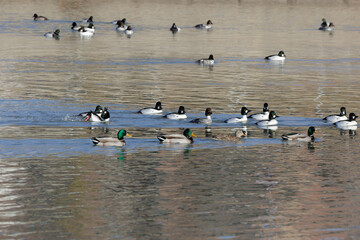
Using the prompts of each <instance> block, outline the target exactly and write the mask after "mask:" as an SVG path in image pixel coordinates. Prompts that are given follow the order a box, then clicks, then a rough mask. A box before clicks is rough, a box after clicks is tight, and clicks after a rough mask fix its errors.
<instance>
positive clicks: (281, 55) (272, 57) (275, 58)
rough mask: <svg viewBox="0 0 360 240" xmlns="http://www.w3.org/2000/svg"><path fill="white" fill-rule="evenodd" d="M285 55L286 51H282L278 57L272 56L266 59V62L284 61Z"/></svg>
mask: <svg viewBox="0 0 360 240" xmlns="http://www.w3.org/2000/svg"><path fill="white" fill-rule="evenodd" d="M285 57H286V56H285V53H284V51H280V52H279V53H278V54H276V55H270V56H267V57H265V59H266V60H270V61H284V60H285Z"/></svg>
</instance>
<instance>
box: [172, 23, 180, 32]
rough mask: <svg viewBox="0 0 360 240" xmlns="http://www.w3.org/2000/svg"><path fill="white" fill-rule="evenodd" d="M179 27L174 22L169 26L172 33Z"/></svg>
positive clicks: (178, 29)
mask: <svg viewBox="0 0 360 240" xmlns="http://www.w3.org/2000/svg"><path fill="white" fill-rule="evenodd" d="M180 30H181V29H180V28H179V27H178V26H176V24H175V23H173V25H172V26H171V28H170V31H172V32H173V33H175V32H180Z"/></svg>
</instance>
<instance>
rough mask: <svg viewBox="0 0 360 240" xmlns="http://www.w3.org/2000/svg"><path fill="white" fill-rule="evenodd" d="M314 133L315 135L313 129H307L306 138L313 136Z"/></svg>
mask: <svg viewBox="0 0 360 240" xmlns="http://www.w3.org/2000/svg"><path fill="white" fill-rule="evenodd" d="M314 133H317V131H316V130H315V127H309V129H308V136H309V137H311V136H313V135H314Z"/></svg>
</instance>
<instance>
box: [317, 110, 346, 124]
mask: <svg viewBox="0 0 360 240" xmlns="http://www.w3.org/2000/svg"><path fill="white" fill-rule="evenodd" d="M347 119H348V118H347V116H346V108H345V107H341V108H340V114H334V115H329V116H327V117H324V118H323V120H325V121H327V122H330V123H336V122H338V121H343V120H347Z"/></svg>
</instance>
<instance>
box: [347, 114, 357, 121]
mask: <svg viewBox="0 0 360 240" xmlns="http://www.w3.org/2000/svg"><path fill="white" fill-rule="evenodd" d="M357 117H358V116H356V115H355V113H350V115H349V120H350V121H355V120H356V118H357Z"/></svg>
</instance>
